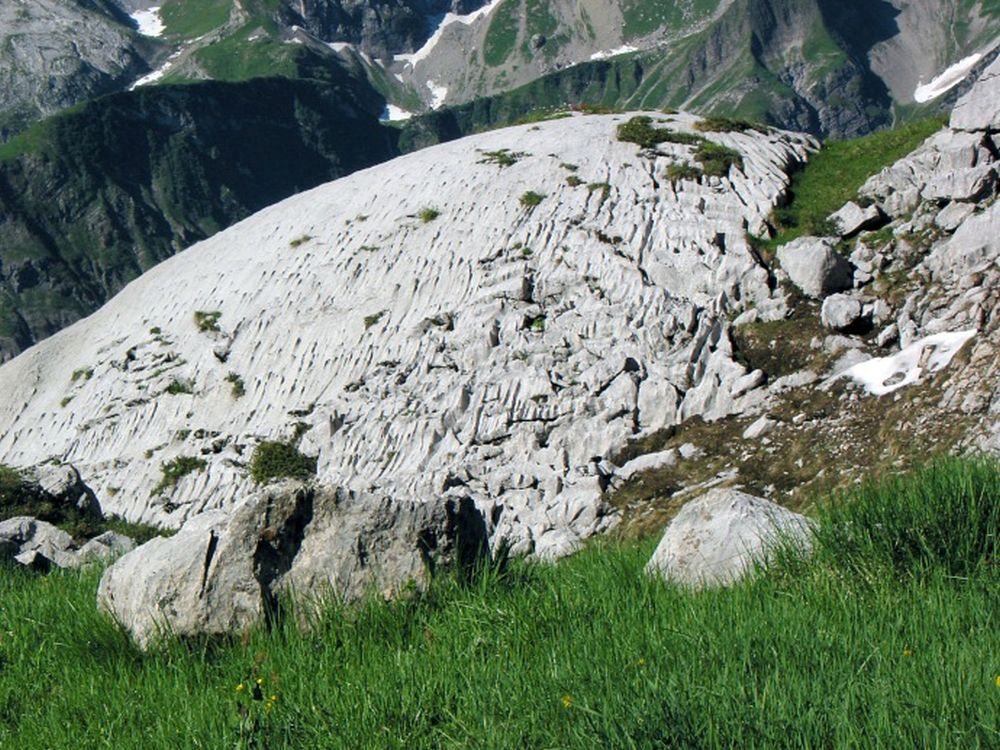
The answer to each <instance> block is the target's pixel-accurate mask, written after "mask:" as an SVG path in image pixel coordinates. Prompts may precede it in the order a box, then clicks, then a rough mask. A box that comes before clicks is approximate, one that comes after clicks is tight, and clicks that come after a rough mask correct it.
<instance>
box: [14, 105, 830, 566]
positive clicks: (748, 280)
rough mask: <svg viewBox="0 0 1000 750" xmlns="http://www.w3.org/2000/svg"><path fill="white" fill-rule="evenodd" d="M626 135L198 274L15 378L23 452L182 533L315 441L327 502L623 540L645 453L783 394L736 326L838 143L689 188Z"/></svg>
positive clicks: (591, 129) (396, 176) (417, 189)
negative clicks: (668, 432)
mask: <svg viewBox="0 0 1000 750" xmlns="http://www.w3.org/2000/svg"><path fill="white" fill-rule="evenodd" d="M626 117H627V116H577V117H571V118H567V119H561V120H554V121H550V122H543V123H539V124H537V125H532V126H524V127H521V128H515V129H509V130H502V131H494V132H490V133H485V134H482V135H480V136H476V137H474V138H470V139H466V140H463V141H458V142H455V143H452V144H447V145H445V146H441V147H437V148H433V149H428V150H426V151H422V152H419V153H415V154H411V155H409V156H406V157H402V158H400V159H398V160H396V161H393V162H390V163H388V164H385V165H381V166H379V167H377V168H374V169H370V170H366V171H364V172H359V173H356V174H354V175H352V176H351V177H348V178H344V179H342V180H339V181H336V182H333V183H330V184H329V185H327V186H324V187H322V188H319V189H316V190H314V191H311V192H308V193H304V194H302V195H299V196H297V197H295V198H293V199H290V200H289V201H287V202H285V203H282V204H278V205H276V206H273V207H271V208H269V209H267V210H265V211H263V212H260V213H258V214H257V215H255V216H254V217H252V218H251V219H249V220H247V221H245V222H242V223H241V224H239V225H237V226H236V227H233V228H232V229H230V230H227V231H226V232H223V233H220V234H219V235H216V236H215V237H214V238H212V239H210V240H208V241H206V242H204V243H201V244H199V245H197V246H195V247H193V248H191V249H189V250H187V251H185V252H183V253H181V254H179V255H177V256H174V258H172V259H170V260H168V261H166V262H165V263H163V264H161V265H160V266H158V267H156V268H155V269H153V270H152V271H150V272H149V273H147V274H146V275H144V276H143V277H142V278H141V279H140V280H139V281H137V282H135V283H133V284H132V285H130V286H129V287H128V288H126V290H125V291H124V292H123V293H122V294H120V295H119V296H118V297H116V298H115V299H114V300H113V301H112V302H110V303H109V304H108V305H106V306H105V307H104V308H102V310H101V311H100V312H98V313H97V314H96V315H94V316H92V317H91V318H88V319H87V320H85V321H81V322H80V323H79V324H77V325H76V326H74V327H72V328H70V329H68V330H66V331H64V332H62V333H60V334H57V335H56V336H54V337H52V338H50V339H48V340H46V341H45V342H42V343H41V344H40V345H39V346H37V347H35V348H33V349H32V350H30V351H28V352H26V353H25V354H24V355H22V356H20V357H18V358H17V359H15V360H13V361H12V362H10V363H8V364H7V365H5V366H4V367H3V368H0V388H2V389H4V392H5V393H8V394H9V395H8V397H7V398H6V399H4V401H3V402H2V403H0V435H2V437H0V456H2V457H3V458H4V460H6V461H9V462H11V463H14V464H17V465H25V464H33V463H36V462H37V460H38V458H39V457H41V456H46V457H47V456H51V455H66V456H70V457H72V459H71V460H73V461H74V463H75V465H77V466H78V467H79V468H80V470H81V472H82V473H83V474H84V477H85V479H86V480H87V482H88V484H89V485H90V486H92V487H94V488H95V490H96V491H97V493H98V496H99V497H100V499H101V502H102V505H103V506H104V507H105V510H106V511H107V512H111V513H116V514H120V515H123V516H124V517H125V518H127V519H128V520H132V521H141V522H146V523H154V524H157V525H165V526H171V527H179V526H181V525H182V524H183V523H184V522H185V521H186V520H187V519H190V518H193V517H195V516H197V515H198V514H200V513H202V512H205V511H211V510H225V509H228V508H232V507H234V505H235V504H236V503H237V502H238V501H239V499H240V498H242V497H245V496H246V495H247V494H248V492H249V491H250V490H251V489H252V482H251V479H250V478H249V476H248V466H249V463H250V461H251V459H252V457H253V455H254V452H255V449H256V446H258V445H260V444H261V443H262V442H263V441H283V442H289V441H298V449H299V450H300V451H301V452H303V453H305V454H307V455H309V456H312V457H315V458H316V464H315V465H316V467H317V481H318V482H319V483H320V485H322V486H332V487H340V488H342V489H344V490H345V491H354V492H362V493H374V494H375V495H385V496H390V497H393V498H395V499H397V500H398V501H399V502H404V501H417V500H421V501H424V500H427V501H430V500H437V499H440V498H442V497H444V498H449V497H459V498H472V500H473V501H474V502H475V504H476V505H477V507H478V508H479V509H480V511H481V512H482V513H483V515H484V517H485V518H486V519H487V525H488V531H489V534H490V537H491V540H492V541H493V542H494V543H499V542H501V541H504V542H506V543H507V544H509V545H510V546H511V548H512V551H513V552H514V553H515V554H534V555H536V556H539V557H551V556H558V555H561V554H566V553H568V552H571V551H572V550H573V549H575V548H576V547H577V546H578V545H579V543H580V541H581V540H582V539H584V538H586V537H588V536H590V535H592V534H595V533H598V532H601V531H603V530H606V529H608V528H610V527H611V526H612V525H613V524H614V523H615V516H614V514H613V513H611V512H610V508H609V507H608V506H607V504H606V503H605V501H604V497H603V495H604V491H605V489H606V488H607V486H608V484H609V481H610V478H611V474H612V469H611V468H610V467H609V466H608V464H607V462H606V459H607V457H609V456H611V455H613V454H614V453H615V452H616V451H617V450H619V449H620V448H621V447H622V446H623V445H624V444H625V443H626V442H627V441H628V440H630V439H631V438H632V437H634V436H636V435H638V434H642V433H645V432H653V431H656V430H660V429H663V428H665V427H669V426H670V425H673V424H676V423H677V422H679V421H682V420H684V419H687V418H689V417H693V416H703V417H705V418H708V419H711V418H716V417H719V416H724V415H726V414H730V413H734V412H738V411H740V410H742V409H745V408H747V406H748V405H749V404H752V403H757V402H759V400H760V399H761V398H762V391H761V389H760V388H759V387H756V386H759V385H760V384H761V381H760V375H759V374H757V375H756V376H755V375H754V374H753V373H751V372H748V370H747V369H746V368H745V367H744V366H742V365H741V364H740V363H739V362H737V361H736V358H735V357H736V354H735V352H734V350H733V347H732V342H731V340H730V335H729V324H728V314H729V311H730V310H738V309H739V308H740V307H741V306H744V305H750V304H755V305H756V307H757V309H758V310H759V311H762V313H767V311H768V310H771V307H772V306H773V304H772V303H774V301H775V300H774V297H775V292H774V291H773V290H772V288H771V286H770V282H771V279H770V278H769V276H768V273H767V271H766V269H765V268H763V267H762V266H761V265H760V263H759V261H758V258H757V256H756V254H755V252H754V251H753V249H752V248H751V247H750V246H749V245H748V243H747V240H746V233H747V230H748V229H750V230H751V231H754V230H758V231H759V229H760V227H762V226H763V225H764V223H765V222H766V219H767V216H768V214H769V213H770V211H771V209H772V207H773V206H774V205H775V203H776V202H777V200H778V198H779V196H780V195H782V193H783V192H784V191H785V190H786V188H787V185H788V181H789V178H788V175H787V172H786V171H785V170H786V169H788V168H790V165H791V164H793V163H795V162H797V161H799V160H802V159H804V158H805V157H806V155H807V154H808V152H809V151H810V149H811V148H812V147H813V142H812V141H811V139H809V138H807V137H803V136H795V135H791V134H786V133H781V132H778V131H769V132H766V133H762V132H757V131H750V132H747V133H725V134H721V133H720V134H712V135H711V138H712V139H713V140H717V141H718V142H720V143H722V144H724V145H727V146H729V147H731V148H734V149H737V150H739V152H740V153H741V155H742V162H743V167H742V169H740V168H737V167H734V168H732V169H731V171H730V173H729V175H728V176H727V177H723V178H718V177H706V178H703V179H702V180H700V181H697V180H688V181H682V182H679V183H677V184H676V185H675V184H673V183H672V182H671V181H670V180H668V179H666V178H665V176H664V175H665V172H666V169H667V167H668V166H669V165H670V164H673V163H676V162H678V161H680V160H689V159H690V158H692V157H691V150H692V147H691V146H686V145H681V144H663V145H662V146H661V147H660V151H658V152H649V153H646V152H642V151H640V149H639V148H637V147H636V146H635V145H634V144H632V143H624V142H619V141H618V140H617V139H616V135H615V134H616V129H617V127H618V125H619V124H621V123H622V122H624V121H625V119H626ZM654 117H655V119H657V120H658V121H659V122H658V123H657V124H662V126H664V127H672V128H675V129H677V130H683V131H686V132H693V125H694V123H695V122H696V118H693V117H691V116H689V115H674V116H666V115H662V114H661V115H654ZM570 175H574V176H576V177H577V179H576V180H575V181H574V180H567V177H568V176H570ZM779 306H780V305H779ZM137 310H139V311H141V312H139V314H137V313H136V311H137ZM771 312H772V313H775V310H771ZM77 371H79V372H81V373H87V375H86V376H79V377H78V378H77V379H75V380H74V379H73V377H72V374H73V373H74V372H77ZM237 386H238V387H237ZM43 415H44V416H43ZM39 425H44V429H43V428H41V427H39ZM112 488H114V491H113V492H112V491H111V489H112Z"/></svg>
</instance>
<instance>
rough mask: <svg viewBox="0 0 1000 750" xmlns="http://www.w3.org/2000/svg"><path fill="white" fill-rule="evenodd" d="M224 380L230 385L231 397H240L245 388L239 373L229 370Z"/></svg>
mask: <svg viewBox="0 0 1000 750" xmlns="http://www.w3.org/2000/svg"><path fill="white" fill-rule="evenodd" d="M226 382H227V383H229V384H230V385H231V386H232V392H233V398H240V397H242V396H243V395H245V394H246V392H247V390H246V387H245V385H244V383H243V378H241V377H240V376H239V373H235V372H231V373H229V374H228V375H226Z"/></svg>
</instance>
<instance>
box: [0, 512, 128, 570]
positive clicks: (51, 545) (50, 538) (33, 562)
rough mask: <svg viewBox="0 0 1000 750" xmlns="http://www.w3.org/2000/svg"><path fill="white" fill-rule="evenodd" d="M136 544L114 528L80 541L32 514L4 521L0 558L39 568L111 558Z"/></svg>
mask: <svg viewBox="0 0 1000 750" xmlns="http://www.w3.org/2000/svg"><path fill="white" fill-rule="evenodd" d="M134 548H135V542H134V541H133V540H132V539H130V538H129V537H127V536H125V535H124V534H118V533H116V532H114V531H106V532H104V533H103V534H99V535H98V536H95V537H94V538H93V539H90V540H88V541H87V542H86V543H84V544H82V545H78V544H76V542H74V540H73V537H72V536H70V535H69V534H68V533H67V532H65V531H63V530H62V529H59V528H56V527H55V526H53V525H52V524H50V523H46V522H45V521H39V520H38V519H37V518H33V517H31V516H16V517H14V518H9V519H7V520H6V521H0V562H2V561H4V560H7V561H13V562H15V563H17V564H19V565H23V566H24V567H26V568H30V569H32V570H37V571H39V572H46V571H48V570H50V569H51V568H52V567H59V568H79V567H82V566H84V565H88V564H90V563H98V562H107V561H108V560H111V559H113V558H115V557H118V556H119V555H122V554H125V553H126V552H128V551H130V550H132V549H134Z"/></svg>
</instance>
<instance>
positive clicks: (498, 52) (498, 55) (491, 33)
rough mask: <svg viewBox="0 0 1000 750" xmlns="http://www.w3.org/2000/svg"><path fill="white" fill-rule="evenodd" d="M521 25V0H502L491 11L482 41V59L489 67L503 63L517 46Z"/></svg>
mask: <svg viewBox="0 0 1000 750" xmlns="http://www.w3.org/2000/svg"><path fill="white" fill-rule="evenodd" d="M520 26H521V0H504V2H502V3H501V4H500V7H499V8H497V9H496V10H494V11H493V17H492V19H491V20H490V27H489V29H488V30H487V31H486V40H485V42H484V43H483V60H484V61H485V63H486V64H487V65H489V66H490V67H493V68H495V67H498V66H500V65H503V64H504V63H505V62H506V61H507V58H508V57H510V55H511V53H512V52H513V51H514V48H515V47H516V46H517V37H518V33H519V30H520Z"/></svg>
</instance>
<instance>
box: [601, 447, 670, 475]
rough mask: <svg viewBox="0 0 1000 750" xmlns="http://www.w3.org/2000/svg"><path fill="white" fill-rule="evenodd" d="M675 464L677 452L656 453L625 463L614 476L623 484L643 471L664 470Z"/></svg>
mask: <svg viewBox="0 0 1000 750" xmlns="http://www.w3.org/2000/svg"><path fill="white" fill-rule="evenodd" d="M676 464H677V451H676V450H674V449H673V448H670V449H669V450H665V451H658V452H656V453H647V454H645V455H642V456H638V457H637V458H633V459H632V460H631V461H628V462H626V463H625V464H624V465H623V466H622V467H621V468H620V469H618V471H616V472H615V474H616V476H617V477H618V478H619V479H620V480H621V481H623V482H627V481H629V480H630V479H632V477H634V476H635V475H636V474H639V473H642V472H645V471H655V470H657V469H666V468H669V467H671V466H675V465H676Z"/></svg>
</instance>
